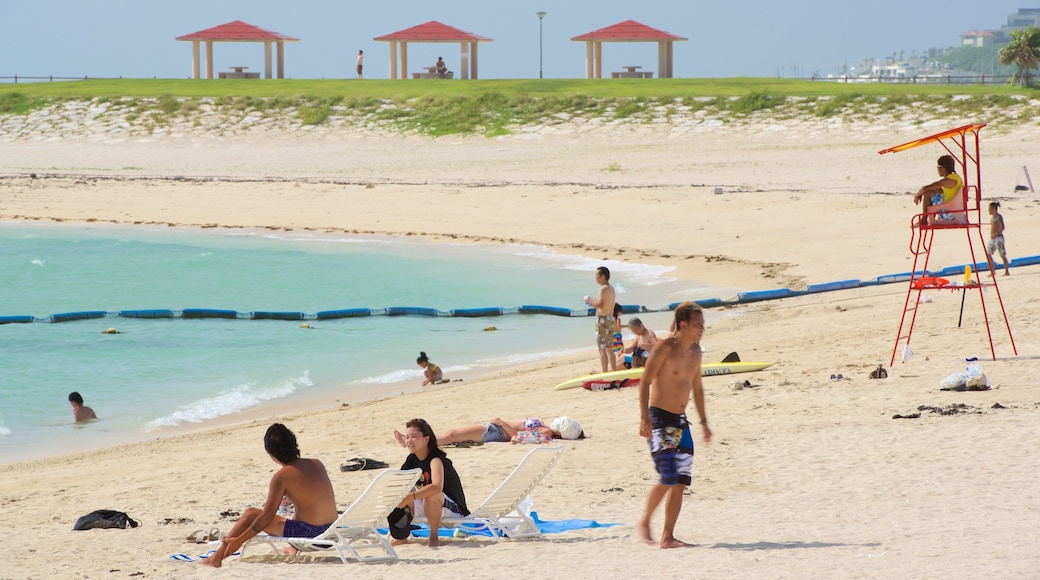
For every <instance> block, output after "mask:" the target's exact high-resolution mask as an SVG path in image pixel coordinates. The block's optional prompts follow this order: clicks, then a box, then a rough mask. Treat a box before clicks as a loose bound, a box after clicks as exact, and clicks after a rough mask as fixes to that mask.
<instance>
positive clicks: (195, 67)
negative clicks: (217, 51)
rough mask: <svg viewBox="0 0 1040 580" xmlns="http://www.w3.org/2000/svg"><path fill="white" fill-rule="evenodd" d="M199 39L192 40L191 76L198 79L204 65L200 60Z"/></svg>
mask: <svg viewBox="0 0 1040 580" xmlns="http://www.w3.org/2000/svg"><path fill="white" fill-rule="evenodd" d="M199 52H200V51H199V41H197V40H193V41H191V78H193V79H197V78H199V75H200V74H201V73H202V66H201V63H200V62H199V57H200V55H199Z"/></svg>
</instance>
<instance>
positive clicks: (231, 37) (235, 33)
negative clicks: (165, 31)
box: [177, 20, 300, 79]
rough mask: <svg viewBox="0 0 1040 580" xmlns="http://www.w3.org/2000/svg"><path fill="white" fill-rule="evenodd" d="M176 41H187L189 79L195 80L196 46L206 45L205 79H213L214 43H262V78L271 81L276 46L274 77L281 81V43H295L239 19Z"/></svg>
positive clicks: (283, 54)
mask: <svg viewBox="0 0 1040 580" xmlns="http://www.w3.org/2000/svg"><path fill="white" fill-rule="evenodd" d="M177 40H190V41H191V78H193V79H197V78H199V74H200V71H201V67H199V44H200V43H202V42H205V43H206V78H207V79H211V78H213V43H214V42H262V43H264V78H265V79H269V78H271V45H272V44H273V45H276V46H277V47H278V78H280V79H283V78H285V43H286V42H299V40H300V39H299V38H293V37H291V36H286V35H284V34H279V33H277V32H272V31H270V30H265V29H263V28H260V27H259V26H253V25H252V24H247V23H245V22H242V21H241V20H235V21H233V22H228V23H227V24H221V25H220V26H214V27H213V28H207V29H206V30H200V31H198V32H193V33H191V34H185V35H184V36H178V37H177Z"/></svg>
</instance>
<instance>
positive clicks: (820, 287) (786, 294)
mask: <svg viewBox="0 0 1040 580" xmlns="http://www.w3.org/2000/svg"><path fill="white" fill-rule="evenodd" d="M1037 264H1040V255H1038V256H1023V257H1020V258H1015V259H1013V260H1011V261H1010V265H1011V267H1020V266H1033V265H1037ZM968 266H972V267H973V268H974V269H975V271H978V272H982V271H988V270H989V263H983V262H980V263H976V264H974V265H971V264H968ZM1003 267H1004V265H1003V264H997V265H996V268H997V269H1001V268H1003ZM964 268H965V264H962V265H960V266H949V267H947V268H942V269H941V270H927V271H926V270H918V271H917V272H897V273H895V274H884V275H881V276H878V277H877V278H876V279H874V280H851V279H850V280H837V281H834V282H823V283H820V284H809V285H807V286H806V289H805V290H791V289H790V288H776V289H773V290H758V291H754V292H741V293H739V294H737V297H736V299H735V300H734V299H733V298H729V299H726V300H723V299H721V298H701V299H697V300H693V302H694V303H696V304H697V305H698V306H700V307H701V308H717V307H721V306H729V305H734V304H742V303H748V302H759V301H763V300H776V299H780V298H790V297H794V296H804V295H806V294H813V293H818V292H829V291H834V290H846V289H850V288H857V287H865V286H874V285H879V284H891V283H895V282H908V281H909V280H910V279H911V277H913V278H914V279H920V278H922V277H924V276H930V277H934V278H941V277H943V276H958V275H960V274H962V273H963V272H964ZM679 304H681V302H673V303H671V304H669V305H668V306H667V307H666V308H660V309H649V308H647V307H646V306H642V305H638V304H622V305H621V312H622V313H627V314H633V313H637V312H663V311H671V310H675V309H676V308H677V307H678V306H679ZM595 313H596V309H595V308H582V309H580V310H572V309H570V308H564V307H560V306H543V305H538V304H525V305H523V306H519V307H500V306H488V307H484V308H455V309H453V310H449V311H441V310H437V309H436V308H424V307H420V306H389V307H386V308H343V309H338V310H322V311H320V312H318V313H317V314H313V315H312V314H306V313H304V312H296V311H286V312H271V311H260V310H258V311H253V312H248V313H241V314H240V313H239V312H238V311H236V310H225V309H219V308H185V309H184V310H169V309H162V308H155V309H145V310H120V311H119V312H112V313H110V312H106V311H104V310H86V311H82V312H63V313H59V314H52V315H51V316H48V317H46V318H36V317H34V316H29V315H24V316H0V325H3V324H26V323H32V322H70V321H74V320H89V319H95V318H105V317H107V316H120V317H123V318H144V319H162V318H189V319H190V318H230V319H237V318H248V319H252V320H287V321H292V320H305V319H314V318H316V319H318V320H334V319H337V318H356V317H361V316H430V317H437V316H454V317H460V318H476V317H485V316H502V315H506V314H548V315H551V316H567V317H571V316H579V317H580V316H593V315H595ZM489 328H490V327H489Z"/></svg>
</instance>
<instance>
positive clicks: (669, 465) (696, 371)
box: [636, 302, 711, 548]
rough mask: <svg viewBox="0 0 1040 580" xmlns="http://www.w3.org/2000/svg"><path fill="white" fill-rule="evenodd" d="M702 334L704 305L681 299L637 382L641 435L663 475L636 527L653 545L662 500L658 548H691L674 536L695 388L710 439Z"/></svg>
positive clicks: (689, 457) (686, 480)
mask: <svg viewBox="0 0 1040 580" xmlns="http://www.w3.org/2000/svg"><path fill="white" fill-rule="evenodd" d="M703 334H704V313H703V312H702V311H701V309H700V307H698V306H697V305H696V304H693V303H692V302H684V303H682V304H680V305H679V307H678V308H676V309H675V333H674V334H673V335H672V336H670V337H668V338H666V339H664V340H662V341H660V342H658V343H657V346H655V347H654V350H653V351H652V352H651V353H650V358H649V360H648V361H647V363H646V370H644V371H643V378H642V380H641V381H640V382H639V434H640V435H641V436H643V437H646V438H647V441H648V442H649V443H650V455H651V456H652V457H653V459H654V466H655V467H656V468H657V473H658V474H659V475H660V476H661V478H660V481H659V482H658V483H657V484H656V485H654V487H653V489H651V490H650V496H649V497H648V498H647V500H646V513H645V514H644V515H643V519H641V520H640V521H639V523H638V524H637V526H636V527H637V530H638V531H639V536H640V537H641V538H642V539H643V541H644V542H645V543H647V544H649V545H651V546H652V545H654V543H655V542H654V541H653V539H652V538H651V536H650V518H651V516H653V514H654V511H655V510H656V509H657V506H658V504H660V503H661V500H662V499H663V500H664V530H663V532H662V533H661V541H660V543H659V545H660V547H661V548H690V547H693V544H687V543H686V542H682V541H679V540H677V539H675V535H674V534H675V523H676V521H678V519H679V511H680V510H682V501H683V492H684V491H685V490H686V488H687V486H689V485H690V483H691V482H692V479H691V477H690V475H691V472H692V469H691V468H692V466H693V437H692V436H691V435H690V426H689V423H687V421H686V405H687V404H688V403H689V402H690V394H691V392H692V394H693V402H694V405H696V407H697V415H698V417H699V418H700V425H701V433H702V434H703V436H704V442H705V443H711V429H709V428H708V416H707V415H706V414H705V412H704V389H703V387H702V385H701V345H700V340H701V336H702V335H703Z"/></svg>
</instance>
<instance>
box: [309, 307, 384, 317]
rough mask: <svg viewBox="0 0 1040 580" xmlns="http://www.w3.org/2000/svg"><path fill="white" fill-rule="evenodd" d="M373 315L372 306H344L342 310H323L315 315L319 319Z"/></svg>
mask: <svg viewBox="0 0 1040 580" xmlns="http://www.w3.org/2000/svg"><path fill="white" fill-rule="evenodd" d="M359 316H372V310H371V309H370V308H343V309H341V310H322V311H321V312H319V313H317V314H316V315H315V318H317V319H318V320H334V319H336V318H357V317H359Z"/></svg>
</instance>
